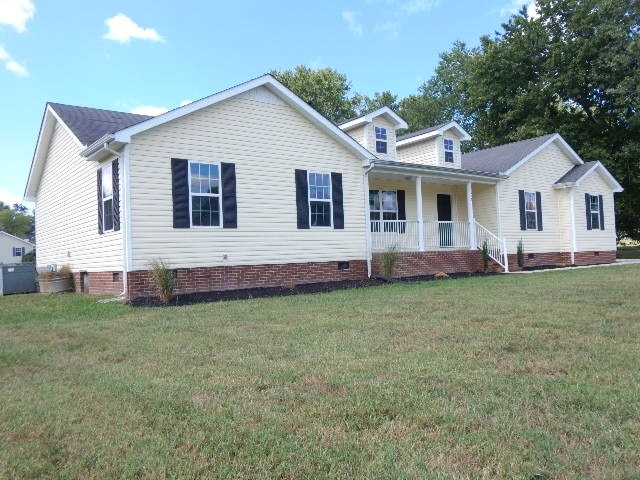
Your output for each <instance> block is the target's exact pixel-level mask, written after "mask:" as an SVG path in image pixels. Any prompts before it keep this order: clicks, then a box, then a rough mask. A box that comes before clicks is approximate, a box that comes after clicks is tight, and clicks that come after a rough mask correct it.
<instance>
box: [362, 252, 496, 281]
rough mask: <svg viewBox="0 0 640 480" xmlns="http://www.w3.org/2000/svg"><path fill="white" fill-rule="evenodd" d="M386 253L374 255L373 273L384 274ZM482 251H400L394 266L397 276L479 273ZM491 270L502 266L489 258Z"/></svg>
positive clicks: (394, 272) (481, 269)
mask: <svg viewBox="0 0 640 480" xmlns="http://www.w3.org/2000/svg"><path fill="white" fill-rule="evenodd" d="M383 256H384V253H375V254H374V255H373V265H372V269H373V273H374V274H376V275H382V269H381V265H382V258H383ZM482 271H483V266H482V252H481V251H480V250H451V251H437V252H399V253H398V259H397V260H396V263H395V265H394V268H393V276H394V277H396V278H402V277H412V276H417V275H433V274H434V273H438V272H445V273H477V272H482ZM488 271H489V272H501V271H502V267H500V265H498V264H497V263H495V262H494V261H493V260H491V259H490V260H489V269H488Z"/></svg>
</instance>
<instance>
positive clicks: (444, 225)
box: [424, 220, 469, 250]
mask: <svg viewBox="0 0 640 480" xmlns="http://www.w3.org/2000/svg"><path fill="white" fill-rule="evenodd" d="M424 246H425V248H427V249H429V250H431V249H439V248H469V222H466V221H462V220H456V221H451V222H435V221H428V222H424Z"/></svg>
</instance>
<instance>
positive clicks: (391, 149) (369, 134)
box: [363, 116, 398, 160]
mask: <svg viewBox="0 0 640 480" xmlns="http://www.w3.org/2000/svg"><path fill="white" fill-rule="evenodd" d="M375 127H383V128H386V129H387V153H386V154H384V153H378V152H376V129H375ZM365 129H366V135H365V140H366V145H364V144H363V146H364V148H366V149H367V150H369V151H370V152H371V153H373V154H374V155H375V156H376V157H378V158H382V159H383V160H397V159H398V155H397V153H396V127H395V126H394V124H393V123H391V122H389V121H388V120H386V119H385V118H384V116H380V117H375V118H374V119H373V121H372V122H371V123H369V124H367V125H366V126H365Z"/></svg>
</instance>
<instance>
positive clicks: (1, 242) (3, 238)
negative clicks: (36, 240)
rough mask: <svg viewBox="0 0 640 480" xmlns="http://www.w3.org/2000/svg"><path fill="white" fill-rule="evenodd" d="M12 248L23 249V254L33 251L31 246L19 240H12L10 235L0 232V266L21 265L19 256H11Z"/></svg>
mask: <svg viewBox="0 0 640 480" xmlns="http://www.w3.org/2000/svg"><path fill="white" fill-rule="evenodd" d="M14 247H15V248H21V247H24V253H29V252H31V251H33V245H31V244H30V243H29V242H26V241H24V240H21V239H19V238H14V237H13V236H11V235H7V234H5V233H3V232H0V264H3V263H4V264H10V263H22V257H21V256H20V257H14V256H13V248H14Z"/></svg>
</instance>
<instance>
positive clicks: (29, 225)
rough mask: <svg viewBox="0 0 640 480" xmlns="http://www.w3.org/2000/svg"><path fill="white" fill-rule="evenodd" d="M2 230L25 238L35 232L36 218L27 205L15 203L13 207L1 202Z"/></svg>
mask: <svg viewBox="0 0 640 480" xmlns="http://www.w3.org/2000/svg"><path fill="white" fill-rule="evenodd" d="M0 230H2V231H4V232H7V233H9V234H11V235H15V236H16V237H20V238H24V237H27V236H29V235H32V234H33V231H34V219H33V215H30V214H29V213H28V209H27V207H25V206H24V205H20V204H17V203H16V204H14V205H13V207H9V206H8V205H6V204H4V203H2V202H0Z"/></svg>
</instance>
